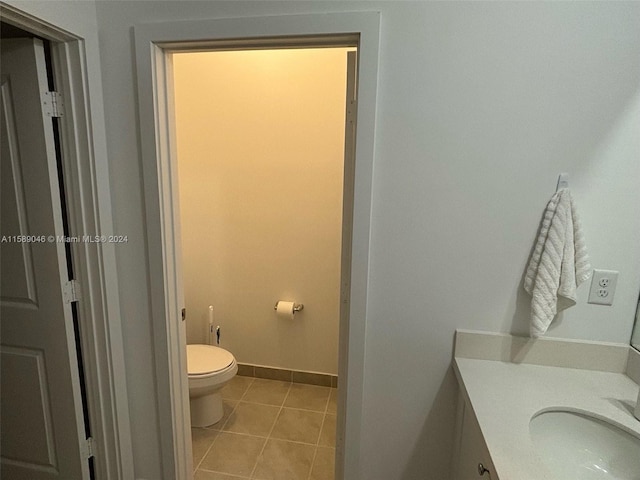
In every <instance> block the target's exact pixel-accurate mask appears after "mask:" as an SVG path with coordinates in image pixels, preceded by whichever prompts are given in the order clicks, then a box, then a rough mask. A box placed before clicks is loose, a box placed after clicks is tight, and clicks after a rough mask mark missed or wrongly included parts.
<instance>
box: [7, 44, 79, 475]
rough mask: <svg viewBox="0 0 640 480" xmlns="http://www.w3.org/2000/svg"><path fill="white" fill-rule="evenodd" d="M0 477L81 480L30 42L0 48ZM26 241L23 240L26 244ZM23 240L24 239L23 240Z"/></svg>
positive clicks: (39, 78) (52, 188)
mask: <svg viewBox="0 0 640 480" xmlns="http://www.w3.org/2000/svg"><path fill="white" fill-rule="evenodd" d="M1 49H2V50H1V67H2V69H1V72H2V77H1V105H0V108H1V111H0V117H1V120H0V122H1V124H0V128H1V130H0V136H1V137H2V141H1V144H2V145H1V148H2V150H1V151H0V158H1V163H2V170H1V176H0V183H1V187H0V188H1V190H0V202H1V203H0V239H1V242H0V277H1V283H0V322H1V329H0V330H1V337H0V343H1V345H0V352H1V364H0V383H1V395H2V396H1V400H0V404H1V408H0V415H1V417H0V436H1V449H0V453H1V468H0V476H1V477H2V478H3V479H5V478H6V479H12V480H20V479H28V480H41V479H47V480H48V479H65V480H83V479H88V478H89V466H88V461H87V458H86V455H83V454H82V452H83V450H84V449H83V448H82V446H83V445H86V441H85V428H84V420H83V414H82V399H81V392H80V382H79V374H78V364H77V357H76V350H75V336H74V329H73V317H72V310H71V304H70V303H67V302H65V299H64V295H63V285H64V283H65V282H66V281H67V267H66V260H65V258H66V257H65V248H64V243H61V242H56V241H51V238H50V237H51V236H53V237H58V236H62V235H63V225H62V211H61V206H60V191H59V187H58V179H57V167H56V157H55V143H54V134H53V126H52V119H51V118H50V116H49V115H48V114H47V113H46V112H45V111H44V109H43V103H42V102H43V101H48V100H47V95H45V92H47V90H48V88H47V75H46V67H45V56H44V49H43V45H42V43H41V42H40V41H39V40H36V39H11V40H3V41H2V45H1ZM30 236H32V238H29V237H30ZM29 240H33V241H29Z"/></svg>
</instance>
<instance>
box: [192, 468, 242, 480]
mask: <svg viewBox="0 0 640 480" xmlns="http://www.w3.org/2000/svg"><path fill="white" fill-rule="evenodd" d="M200 471H201V472H211V473H221V474H222V475H224V476H225V477H231V478H238V479H239V480H251V479H250V478H249V477H242V476H240V475H234V474H232V473H225V472H219V471H217V470H208V469H206V468H203V469H202V470H200Z"/></svg>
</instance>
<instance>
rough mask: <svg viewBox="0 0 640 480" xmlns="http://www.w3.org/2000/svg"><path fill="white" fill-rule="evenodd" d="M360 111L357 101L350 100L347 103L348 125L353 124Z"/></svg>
mask: <svg viewBox="0 0 640 480" xmlns="http://www.w3.org/2000/svg"><path fill="white" fill-rule="evenodd" d="M357 111H358V102H357V100H350V101H349V102H348V103H347V123H348V124H353V123H355V120H356V112H357Z"/></svg>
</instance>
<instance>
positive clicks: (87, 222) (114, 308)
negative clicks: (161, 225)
mask: <svg viewBox="0 0 640 480" xmlns="http://www.w3.org/2000/svg"><path fill="white" fill-rule="evenodd" d="M0 7H1V9H2V21H3V22H4V23H8V24H11V25H13V26H16V27H18V28H20V29H22V30H25V31H27V32H30V33H32V34H34V35H36V36H38V37H40V38H44V39H46V40H48V41H49V42H50V46H51V55H52V64H53V70H54V71H53V74H54V80H55V84H56V90H57V91H58V92H59V93H62V98H63V103H64V115H63V116H62V117H61V118H60V121H59V126H60V141H61V150H62V169H63V175H64V179H65V196H66V199H67V210H68V221H69V229H70V233H71V235H72V236H76V235H77V236H80V237H82V236H83V235H91V236H95V235H110V234H112V233H113V224H112V220H111V198H110V193H109V192H110V188H109V178H108V171H107V170H106V168H105V167H102V166H100V162H99V160H98V159H97V158H96V154H95V148H94V143H93V142H94V141H93V129H92V125H91V110H90V103H89V98H90V97H89V83H88V77H87V65H86V53H85V44H84V40H83V39H82V38H81V37H79V36H77V35H75V34H73V33H70V32H68V31H66V30H64V29H62V28H59V27H57V26H56V25H52V24H51V23H49V22H46V21H43V20H40V19H38V18H36V17H34V16H33V15H30V14H28V13H26V12H23V11H22V10H19V9H17V8H15V7H13V6H11V5H8V4H6V3H4V2H0ZM55 183H56V184H57V180H56V182H55ZM71 255H72V261H73V265H74V273H75V276H76V281H77V284H78V287H79V291H80V293H79V297H80V300H79V302H78V303H77V308H78V316H79V322H80V331H81V338H80V343H81V346H82V353H83V364H84V369H85V377H86V378H85V382H86V391H87V403H88V410H89V417H90V419H91V437H92V438H93V454H94V455H93V457H94V469H95V472H96V475H97V477H98V478H109V479H111V478H113V479H115V480H127V479H130V478H133V452H132V447H131V432H130V421H129V403H128V399H127V384H126V377H125V368H124V349H123V341H122V330H121V321H120V301H119V295H118V279H117V272H116V268H115V250H114V244H111V243H100V242H96V243H90V242H77V243H71Z"/></svg>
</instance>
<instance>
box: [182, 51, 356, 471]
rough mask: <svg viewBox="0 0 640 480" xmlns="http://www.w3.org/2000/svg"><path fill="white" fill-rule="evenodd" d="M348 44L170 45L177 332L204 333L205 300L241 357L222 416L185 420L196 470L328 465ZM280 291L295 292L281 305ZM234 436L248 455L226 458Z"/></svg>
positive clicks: (348, 199)
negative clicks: (192, 48)
mask: <svg viewBox="0 0 640 480" xmlns="http://www.w3.org/2000/svg"><path fill="white" fill-rule="evenodd" d="M226 48H228V47H226ZM355 57H356V49H355V47H354V46H353V47H336V46H322V47H316V48H280V49H273V48H269V49H267V48H265V49H259V50H255V49H253V50H252V49H248V50H244V49H243V50H237V49H233V50H229V49H224V50H222V49H221V50H215V51H207V52H202V51H200V52H181V53H174V54H173V57H172V59H171V63H172V65H173V91H174V111H175V130H176V145H177V156H176V161H177V164H178V168H177V170H178V184H179V197H180V202H179V204H180V205H179V209H178V208H177V207H176V211H177V210H179V211H180V225H181V228H180V230H181V231H180V232H176V236H178V235H180V237H181V244H182V252H181V253H182V262H181V268H180V269H179V270H181V271H182V272H183V278H184V294H185V306H186V311H187V319H186V329H187V342H188V343H207V340H208V335H207V333H208V328H209V327H210V325H209V323H208V321H207V320H208V305H212V306H213V309H214V317H215V318H214V323H213V324H212V325H211V326H212V327H213V328H217V327H219V330H217V331H218V332H219V333H220V336H219V338H220V340H221V342H220V345H219V346H221V347H223V348H225V349H227V350H229V351H231V352H232V353H233V354H234V355H235V356H236V358H237V360H238V362H239V363H240V367H241V369H240V376H239V377H236V379H234V381H233V382H232V384H231V385H229V386H228V387H227V389H226V397H227V398H225V407H226V409H227V410H228V412H227V413H226V414H225V416H224V417H223V420H221V421H220V422H218V423H217V424H215V425H212V426H211V427H209V429H204V430H201V429H192V436H193V439H194V444H193V452H194V468H196V471H203V472H206V471H215V472H217V473H222V474H233V475H241V476H244V477H246V478H248V477H249V476H251V475H252V474H253V473H254V471H255V472H257V473H256V474H257V475H258V476H260V477H261V478H262V477H265V475H266V476H267V477H268V476H269V475H272V476H273V478H284V472H286V471H296V472H297V476H298V477H299V478H304V479H306V478H308V477H309V478H333V470H334V466H333V465H334V462H333V457H334V456H335V454H334V452H335V425H336V391H335V388H333V389H332V388H331V386H332V380H333V381H335V380H337V374H338V344H339V342H338V337H339V330H340V329H339V326H340V325H339V324H340V321H342V322H343V323H344V322H348V318H342V320H341V319H340V313H341V312H340V310H341V309H340V305H341V303H342V304H345V305H347V306H348V299H342V302H341V298H340V295H341V284H342V283H345V284H346V285H348V284H349V279H348V278H344V279H343V281H344V282H343V281H341V275H342V276H345V275H347V273H348V270H347V269H346V268H345V267H344V266H343V265H341V263H344V264H345V265H349V264H350V261H351V257H350V245H343V238H350V237H351V227H352V226H351V223H350V222H349V221H348V219H349V217H348V216H347V217H346V218H347V221H346V222H343V205H344V208H345V209H346V210H347V211H351V209H352V204H353V188H352V182H351V179H350V178H349V177H348V176H347V177H346V178H345V175H344V172H345V170H346V171H347V172H349V171H353V155H352V153H353V149H352V148H351V147H350V146H351V145H352V144H353V140H352V139H350V141H349V142H345V136H346V135H353V133H354V130H353V123H354V119H353V118H352V115H350V113H349V112H350V110H352V108H351V107H352V105H353V102H354V101H355V98H354V97H355V95H354V93H355V88H353V86H354V85H355V68H354V67H355ZM349 60H350V61H349ZM349 66H351V69H349ZM348 76H349V77H350V78H347V77H348ZM348 85H349V86H350V87H351V88H347V86H348ZM347 121H349V122H350V123H349V125H347ZM345 162H346V163H348V164H350V165H349V167H348V168H345ZM176 200H177V198H176ZM343 230H344V231H343ZM343 249H344V250H345V251H344V252H343V251H342V250H343ZM177 253H180V252H177ZM180 296H181V292H178V297H180ZM278 300H291V301H295V302H296V303H301V304H303V305H305V307H304V309H303V310H302V311H300V312H298V313H296V314H294V318H281V317H279V316H278V315H276V313H275V312H274V304H275V302H277V301H278ZM254 376H255V377H258V378H253V377H254ZM265 377H268V378H265ZM292 381H293V383H292ZM336 383H337V382H336ZM333 386H334V387H335V386H336V385H335V383H334V385H333ZM223 395H225V391H224V390H223ZM216 432H217V433H216ZM231 444H233V445H236V444H242V445H240V446H239V445H236V449H237V450H238V452H237V453H236V455H235V456H236V457H238V456H239V455H240V454H241V453H242V454H243V458H236V461H235V462H230V461H228V459H229V458H230V457H231V456H230V455H229V452H227V449H229V448H230V447H229V445H231ZM276 451H279V452H280V454H279V455H275V454H274V452H276ZM223 459H226V460H225V461H222V460H223ZM265 478H266V477H265Z"/></svg>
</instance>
